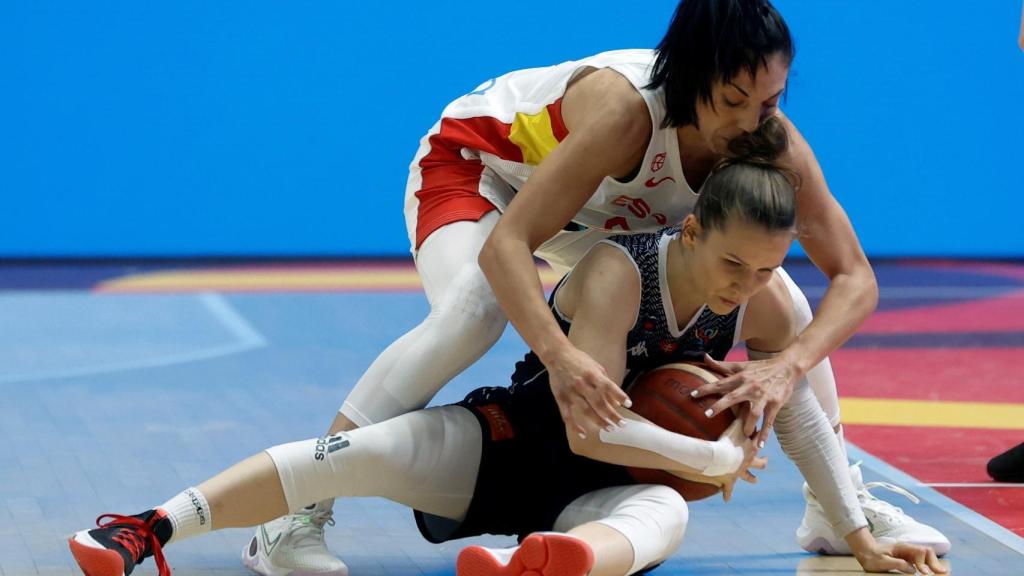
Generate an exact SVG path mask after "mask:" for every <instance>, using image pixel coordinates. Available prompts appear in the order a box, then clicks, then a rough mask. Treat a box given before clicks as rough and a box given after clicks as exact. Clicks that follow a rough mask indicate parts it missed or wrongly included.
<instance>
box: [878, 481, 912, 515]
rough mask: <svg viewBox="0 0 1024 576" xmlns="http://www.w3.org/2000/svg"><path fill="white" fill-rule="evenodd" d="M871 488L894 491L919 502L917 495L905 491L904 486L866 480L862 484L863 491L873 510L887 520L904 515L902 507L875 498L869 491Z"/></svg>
mask: <svg viewBox="0 0 1024 576" xmlns="http://www.w3.org/2000/svg"><path fill="white" fill-rule="evenodd" d="M872 488H882V489H884V490H888V491H890V492H895V493H896V494H900V495H902V496H906V497H907V499H909V500H910V501H911V502H913V503H914V504H920V503H921V500H920V499H918V497H917V496H914V495H913V494H911V493H910V492H909V491H907V490H906V489H905V488H901V487H899V486H896V485H895V484H890V483H888V482H867V483H865V484H864V492H865V493H866V494H867V496H868V498H869V499H870V501H871V503H872V504H873V506H872V509H873V511H874V512H876V513H878V514H880V515H882V516H885V517H886V519H888V520H895V519H897V518H900V517H901V516H905V514H904V513H903V509H902V508H900V507H899V506H894V505H892V504H890V503H888V502H886V501H885V500H882V499H880V498H876V497H875V495H874V494H872V493H871V489H872Z"/></svg>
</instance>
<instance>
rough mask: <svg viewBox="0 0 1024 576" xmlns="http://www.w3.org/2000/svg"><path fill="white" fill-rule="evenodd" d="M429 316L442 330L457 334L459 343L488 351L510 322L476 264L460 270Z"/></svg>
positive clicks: (470, 264)
mask: <svg viewBox="0 0 1024 576" xmlns="http://www.w3.org/2000/svg"><path fill="white" fill-rule="evenodd" d="M430 316H431V320H433V321H436V322H437V323H438V324H439V325H440V326H441V327H442V329H444V330H450V331H452V332H454V333H456V334H458V337H459V339H460V340H461V342H460V343H459V344H462V345H466V346H480V345H486V347H488V348H489V347H490V346H491V345H493V344H494V343H495V342H497V340H498V338H500V337H501V334H502V332H504V331H505V325H506V324H507V323H508V320H507V318H506V317H505V313H504V312H503V311H502V310H501V306H500V305H499V304H498V299H497V297H495V295H494V291H493V290H492V289H491V286H490V284H488V283H487V278H485V277H484V275H483V272H482V271H481V270H480V267H479V266H478V265H477V264H476V263H475V262H474V263H468V264H466V265H465V266H463V267H462V268H461V269H460V271H459V273H458V274H457V275H456V277H455V278H454V279H453V280H452V282H451V285H450V286H449V288H448V290H447V293H446V294H445V295H444V297H443V298H441V299H440V301H439V302H438V303H437V305H436V306H434V307H433V309H432V310H431V314H430Z"/></svg>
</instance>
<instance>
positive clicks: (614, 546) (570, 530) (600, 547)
mask: <svg viewBox="0 0 1024 576" xmlns="http://www.w3.org/2000/svg"><path fill="white" fill-rule="evenodd" d="M688 519H689V510H688V508H687V506H686V502H685V501H684V500H683V497H682V496H680V495H679V493H678V492H676V491H675V490H672V489H671V488H668V487H666V486H658V485H651V484H638V485H633V486H614V487H610V488H603V489H601V490H595V491H593V492H590V493H587V494H584V495H583V496H580V497H579V498H577V499H576V500H574V501H573V502H572V503H571V504H569V505H568V506H566V507H565V510H563V511H562V513H561V514H559V516H558V518H557V520H556V521H555V525H554V530H555V531H556V532H562V533H566V534H569V535H570V536H573V537H575V538H577V539H579V540H582V541H583V542H585V543H586V546H584V547H583V548H587V547H589V550H590V551H591V552H592V558H593V566H592V567H589V576H624V575H626V574H633V573H635V572H637V571H639V570H641V569H643V568H646V567H649V566H653V565H655V564H658V563H659V562H662V561H663V560H665V558H667V557H668V556H669V555H670V554H672V553H673V552H674V551H675V550H676V548H678V547H679V545H680V544H681V543H682V541H683V535H684V533H685V532H686V524H687V522H688ZM545 546H546V548H547V549H548V553H547V554H546V555H542V554H538V553H536V549H537V548H541V547H545ZM530 547H532V548H533V550H530ZM580 547H581V546H580V545H579V544H578V543H577V544H576V545H575V548H577V549H578V548H580ZM574 552H576V553H577V554H576V556H579V554H578V550H574V549H573V545H572V543H571V542H569V543H566V539H565V537H564V536H557V537H554V538H552V536H551V533H537V534H533V535H530V537H528V538H526V539H524V541H523V544H522V545H521V546H516V547H513V548H506V549H490V548H484V547H481V546H471V547H469V548H467V549H466V550H463V551H462V553H461V554H460V556H459V565H458V567H459V576H477V575H479V574H484V573H494V572H495V570H494V569H493V568H490V567H493V566H495V565H496V564H499V565H505V566H515V567H518V568H524V569H529V570H532V573H536V572H540V573H545V572H544V570H538V569H539V568H540V567H539V566H531V565H530V564H531V561H530V558H529V557H530V556H532V557H533V558H534V559H539V558H544V557H549V558H551V557H553V556H555V555H556V553H560V555H561V558H559V560H560V561H562V562H564V563H565V564H567V565H568V566H563V567H561V568H562V570H559V571H560V572H566V573H576V572H575V570H578V569H579V568H580V564H581V563H582V562H581V561H580V560H578V559H577V560H575V561H574V559H573V558H572V556H573V554H574ZM523 557H525V558H523ZM534 563H536V562H534ZM524 565H525V566H524ZM489 568H490V569H489ZM504 572H506V573H507V572H508V571H507V570H505V571H504ZM587 573H588V572H587V571H586V570H583V571H581V572H580V574H587Z"/></svg>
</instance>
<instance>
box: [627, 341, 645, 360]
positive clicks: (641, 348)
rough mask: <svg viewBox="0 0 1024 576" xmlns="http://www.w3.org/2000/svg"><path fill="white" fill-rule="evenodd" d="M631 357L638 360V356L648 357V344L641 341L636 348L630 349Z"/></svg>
mask: <svg viewBox="0 0 1024 576" xmlns="http://www.w3.org/2000/svg"><path fill="white" fill-rule="evenodd" d="M629 355H630V356H632V357H634V358H636V357H637V356H643V357H644V358H646V357H647V342H646V341H644V340H641V341H640V342H637V343H636V345H635V346H632V347H630V348H629Z"/></svg>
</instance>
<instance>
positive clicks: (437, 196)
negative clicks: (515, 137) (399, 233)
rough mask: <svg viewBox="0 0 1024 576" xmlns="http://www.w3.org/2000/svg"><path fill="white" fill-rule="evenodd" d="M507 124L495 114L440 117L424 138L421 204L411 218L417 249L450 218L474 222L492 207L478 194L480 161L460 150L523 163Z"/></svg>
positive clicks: (449, 222)
mask: <svg viewBox="0 0 1024 576" xmlns="http://www.w3.org/2000/svg"><path fill="white" fill-rule="evenodd" d="M510 130H511V124H505V123H503V122H500V121H499V120H497V119H496V118H490V117H486V116H481V117H477V118H463V119H457V118H443V119H442V120H441V129H440V130H439V131H438V133H437V134H434V135H433V136H431V137H430V138H429V140H428V142H429V143H430V151H429V152H428V153H427V154H426V155H424V156H423V158H421V159H420V161H419V167H420V173H421V175H422V179H423V180H422V183H421V184H420V189H419V190H417V191H416V198H418V199H419V201H420V205H419V209H418V213H417V218H416V248H417V249H418V248H419V247H420V245H421V244H422V243H423V241H424V240H426V239H427V237H428V236H430V235H431V234H432V233H433V232H434V231H435V230H437V229H438V228H440V227H442V226H444V225H446V224H451V223H452V222H459V221H463V220H479V219H480V218H482V217H483V215H484V214H486V213H488V212H490V211H491V210H494V205H493V204H491V203H490V201H488V200H487V199H486V198H484V197H482V196H480V174H482V173H483V170H484V165H483V164H482V163H481V162H480V160H479V159H476V158H473V159H468V160H467V159H466V158H463V156H462V149H463V148H469V149H470V150H479V151H484V152H488V153H491V154H494V155H496V156H499V157H501V158H505V159H508V160H513V161H515V162H522V161H523V153H522V151H521V150H520V149H519V147H518V146H516V145H515V144H514V143H512V142H511V141H509V139H508V135H509V131H510Z"/></svg>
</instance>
